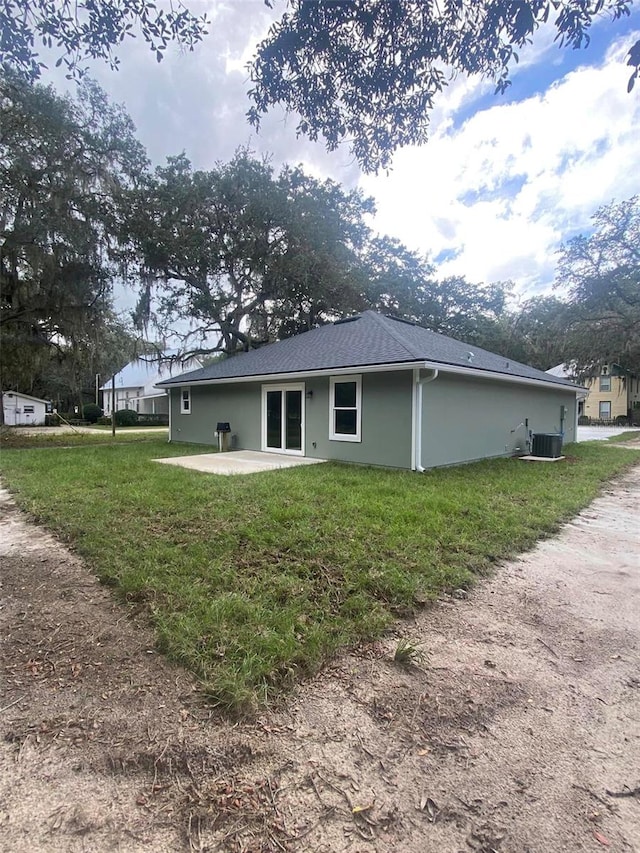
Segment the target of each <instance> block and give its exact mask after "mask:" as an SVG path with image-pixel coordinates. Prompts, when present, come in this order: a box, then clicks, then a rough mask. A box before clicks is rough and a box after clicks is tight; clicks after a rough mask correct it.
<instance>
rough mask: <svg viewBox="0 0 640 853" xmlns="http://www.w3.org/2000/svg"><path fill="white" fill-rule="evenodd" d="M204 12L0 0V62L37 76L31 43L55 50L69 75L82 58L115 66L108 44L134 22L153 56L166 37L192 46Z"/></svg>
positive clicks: (122, 1)
mask: <svg viewBox="0 0 640 853" xmlns="http://www.w3.org/2000/svg"><path fill="white" fill-rule="evenodd" d="M206 26H207V20H206V17H205V16H202V17H201V18H197V17H195V16H194V15H192V14H191V13H190V12H189V11H188V10H187V9H185V8H184V7H183V6H182V5H181V4H179V3H178V4H177V5H176V8H174V7H173V6H171V8H170V9H169V11H163V10H162V9H160V10H158V9H157V8H156V5H155V4H154V3H149V2H145V0H98V2H95V0H74V2H71V0H3V2H2V4H0V33H2V36H1V37H0V66H3V65H6V66H9V67H11V68H13V69H14V71H17V72H18V73H20V74H21V75H22V76H24V77H26V78H27V79H29V80H31V81H34V80H37V79H38V78H39V77H40V74H41V70H42V68H43V67H44V64H43V63H42V62H41V61H40V59H39V56H38V53H37V52H36V47H35V46H36V43H38V42H39V43H40V45H42V47H45V48H49V49H51V48H53V49H54V50H57V51H58V52H59V56H58V59H57V62H56V65H60V64H64V65H65V66H66V68H67V70H68V75H67V76H69V77H78V76H82V75H83V74H84V72H85V70H86V69H85V68H83V67H82V63H83V62H84V61H85V60H87V59H102V60H104V61H107V62H108V63H109V64H110V65H111V67H112V68H116V67H117V66H118V58H117V56H116V55H115V53H114V49H115V48H116V47H117V46H118V45H119V44H121V43H122V42H123V41H124V40H125V38H126V37H127V36H134V29H135V28H136V27H137V28H138V30H139V32H140V33H141V34H142V37H143V39H144V40H145V41H146V42H147V43H148V45H149V47H150V49H151V50H153V51H155V54H156V58H157V60H158V62H160V60H161V59H162V56H163V52H164V50H165V49H166V47H167V45H168V44H169V42H170V41H177V42H178V43H179V44H181V45H183V46H185V47H188V48H189V50H193V47H194V45H195V44H196V43H197V42H199V41H200V40H201V39H202V37H203V36H204V35H205V34H206Z"/></svg>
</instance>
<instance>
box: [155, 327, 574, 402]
mask: <svg viewBox="0 0 640 853" xmlns="http://www.w3.org/2000/svg"><path fill="white" fill-rule="evenodd" d="M425 361H428V362H432V363H434V364H437V365H442V369H446V367H447V366H452V367H453V366H455V367H465V368H472V369H473V370H474V371H479V372H481V371H490V372H493V373H503V374H505V375H507V376H513V377H521V378H523V379H536V380H539V381H541V382H547V383H549V382H551V383H556V384H558V385H571V383H570V382H567V381H566V380H564V379H560V378H556V377H553V376H549V375H548V374H546V373H544V372H543V371H541V370H536V369H535V368H534V367H529V366H528V365H526V364H520V363H519V362H517V361H512V360H511V359H506V358H504V356H501V355H496V354H495V353H491V352H488V351H487V350H483V349H480V348H479V347H475V346H471V345H469V344H465V343H462V342H461V341H456V340H454V339H453V338H448V337H446V336H445V335H440V334H437V333H436V332H432V331H430V330H429V329H425V328H423V327H422V326H417V325H415V324H413V323H409V322H407V321H405V320H400V319H398V318H395V317H389V316H386V315H383V314H377V313H376V312H375V311H364V312H363V313H362V314H357V315H355V316H354V317H349V318H347V319H345V320H339V321H338V322H336V323H333V324H331V325H328V326H320V327H319V328H317V329H312V330H311V331H309V332H303V333H302V334H300V335H296V336H295V337H293V338H287V339H286V340H284V341H278V342H276V343H274V344H269V345H268V346H264V347H261V348H260V349H257V350H252V351H251V352H247V353H242V354H241V355H236V356H234V357H233V358H228V359H225V360H223V361H218V362H215V363H214V364H211V365H209V366H208V367H203V368H202V369H200V370H192V371H190V372H188V373H183V374H182V375H180V376H175V377H172V378H171V379H165V380H164V381H163V382H160V383H158V384H159V385H160V386H170V385H184V384H187V383H188V384H192V383H197V382H205V381H215V380H225V379H226V380H229V379H234V378H238V379H246V378H248V377H252V376H255V377H262V376H268V375H277V374H286V373H313V372H314V371H318V370H340V369H344V368H354V367H362V368H366V367H372V366H376V365H386V364H388V365H390V366H393V365H394V364H407V363H408V362H416V363H420V362H425ZM572 387H574V388H575V386H572Z"/></svg>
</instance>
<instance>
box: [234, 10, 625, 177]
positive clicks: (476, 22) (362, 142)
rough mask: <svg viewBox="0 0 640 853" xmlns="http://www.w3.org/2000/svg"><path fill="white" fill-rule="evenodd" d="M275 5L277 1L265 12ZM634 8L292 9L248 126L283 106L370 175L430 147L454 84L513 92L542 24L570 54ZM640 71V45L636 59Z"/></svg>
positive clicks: (262, 74)
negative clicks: (482, 83) (606, 22)
mask: <svg viewBox="0 0 640 853" xmlns="http://www.w3.org/2000/svg"><path fill="white" fill-rule="evenodd" d="M266 2H267V4H268V5H272V0H266ZM631 6H632V3H631V2H630V0H580V2H576V0H448V2H437V0H335V2H330V3H329V2H306V0H290V3H289V8H290V9H291V11H290V12H287V13H285V14H284V15H283V16H282V18H281V20H280V21H279V22H277V23H276V24H274V26H273V27H272V28H271V30H270V32H269V35H268V36H267V38H266V39H265V40H264V41H263V42H262V43H261V44H260V45H259V47H258V51H257V55H256V57H255V60H254V61H253V63H252V65H251V66H250V73H251V80H252V83H253V88H252V90H251V92H250V95H251V97H252V99H253V101H254V104H253V106H252V107H251V109H250V110H249V113H248V115H249V120H250V121H251V123H252V124H254V125H255V126H256V127H257V126H259V124H260V117H261V115H263V114H264V113H265V112H267V110H268V109H269V108H270V107H271V106H273V105H275V104H278V103H280V104H283V105H284V107H285V108H286V109H287V110H289V111H295V112H297V113H298V114H299V116H300V121H299V124H298V132H299V133H300V134H304V135H306V136H308V137H309V138H310V139H314V140H315V139H317V138H318V137H319V136H320V135H322V136H324V138H325V141H326V145H327V148H328V149H329V150H333V149H335V148H336V147H337V146H338V144H339V143H340V142H341V141H343V140H348V141H349V142H350V144H351V147H352V150H353V153H354V154H355V157H356V158H357V160H358V161H359V163H360V164H361V166H362V167H363V168H364V169H365V170H366V171H375V170H377V169H378V168H380V167H383V168H384V167H386V166H388V165H389V162H390V159H391V155H392V154H393V152H394V151H395V150H396V149H397V148H399V147H401V146H403V145H409V144H421V143H423V142H425V141H426V139H427V131H428V127H429V112H430V111H431V109H432V108H433V106H434V103H435V99H436V97H437V96H438V95H439V94H440V93H441V92H442V90H443V89H444V87H445V86H446V84H447V78H448V76H449V75H451V74H457V73H463V74H467V75H478V76H480V77H482V78H485V79H489V80H492V81H493V82H494V83H495V84H496V91H500V92H503V91H504V90H505V89H506V88H507V87H508V86H509V83H510V81H509V68H510V66H511V65H512V64H513V62H516V61H517V53H516V50H517V49H518V48H522V47H524V46H525V45H526V44H528V43H529V42H530V41H531V39H532V37H533V35H534V33H535V32H536V30H537V29H538V28H539V27H540V25H541V24H543V23H546V22H547V21H548V20H550V19H551V20H552V21H553V25H554V27H555V31H556V39H557V40H558V41H559V42H560V44H561V45H564V46H566V47H572V48H579V47H583V46H586V45H587V44H588V43H589V27H590V26H591V24H592V22H593V20H594V19H595V18H596V16H598V15H602V14H604V13H608V14H610V15H611V17H612V18H614V19H616V18H620V17H621V16H623V15H629V14H630V7H631ZM629 65H630V66H631V67H632V68H633V69H634V71H633V73H632V76H631V79H630V81H629V90H630V89H631V88H632V86H633V82H634V81H635V79H636V77H637V75H638V68H639V67H640V41H639V42H637V43H636V44H635V45H634V46H633V47H632V49H631V50H630V52H629Z"/></svg>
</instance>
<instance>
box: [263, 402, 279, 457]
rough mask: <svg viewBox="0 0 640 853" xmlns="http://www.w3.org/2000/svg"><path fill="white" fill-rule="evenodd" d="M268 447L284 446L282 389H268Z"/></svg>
mask: <svg viewBox="0 0 640 853" xmlns="http://www.w3.org/2000/svg"><path fill="white" fill-rule="evenodd" d="M266 408H267V447H270V448H271V449H272V450H280V449H281V448H282V391H267V404H266Z"/></svg>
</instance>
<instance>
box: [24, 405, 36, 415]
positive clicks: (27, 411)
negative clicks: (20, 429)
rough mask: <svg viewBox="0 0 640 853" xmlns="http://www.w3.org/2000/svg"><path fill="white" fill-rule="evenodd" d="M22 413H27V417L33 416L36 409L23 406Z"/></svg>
mask: <svg viewBox="0 0 640 853" xmlns="http://www.w3.org/2000/svg"><path fill="white" fill-rule="evenodd" d="M22 411H23V412H24V413H25V415H33V414H34V412H35V409H34V407H33V406H23V407H22Z"/></svg>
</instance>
